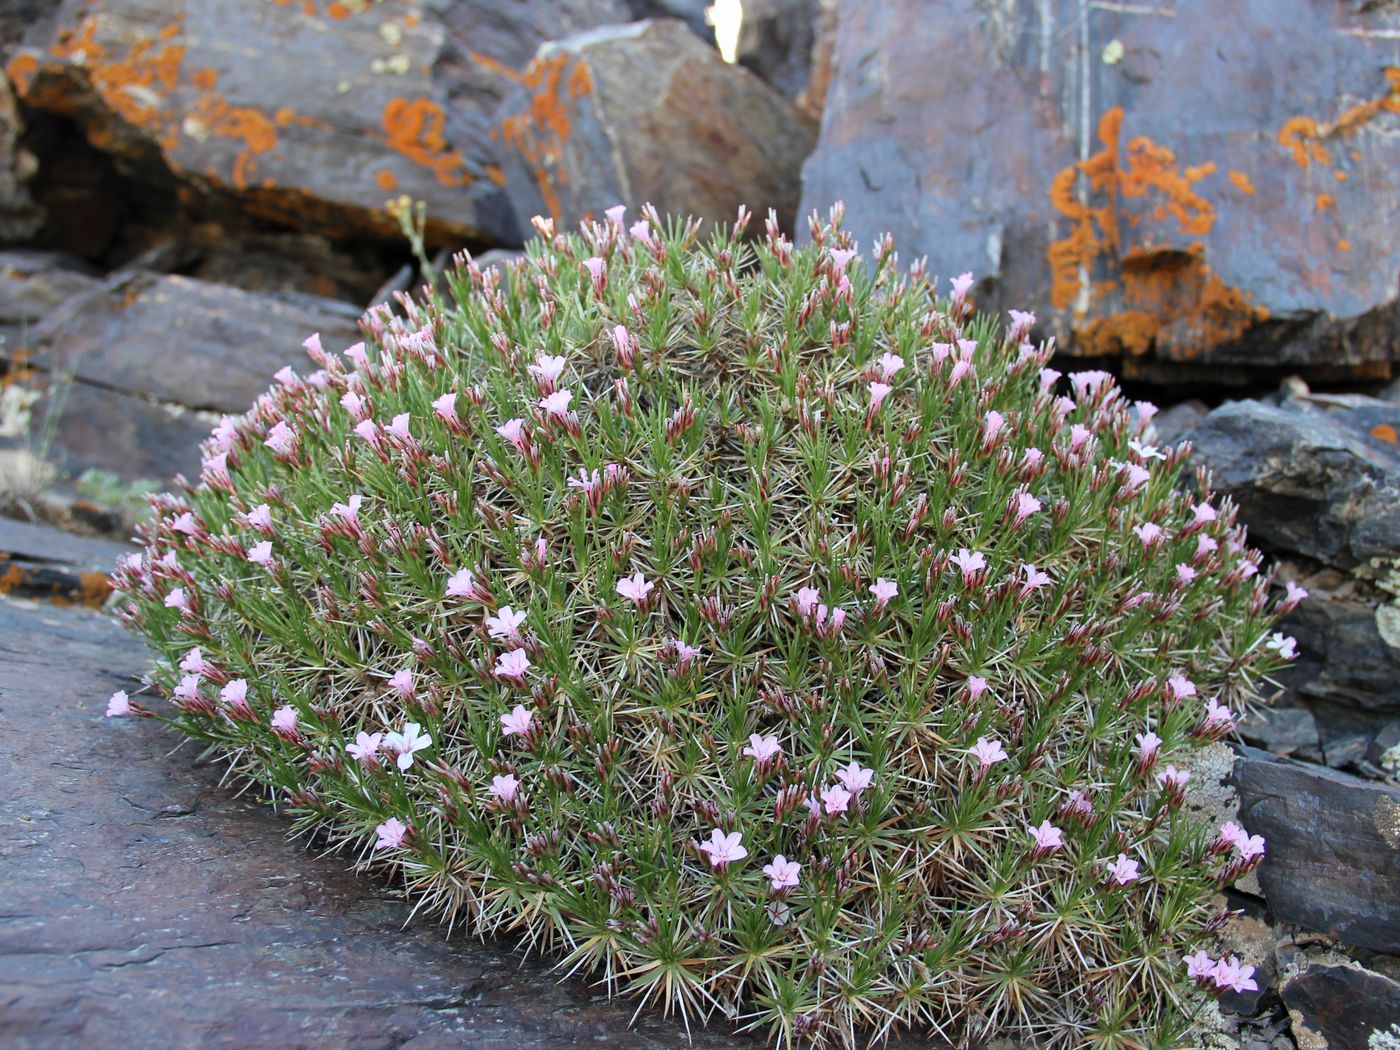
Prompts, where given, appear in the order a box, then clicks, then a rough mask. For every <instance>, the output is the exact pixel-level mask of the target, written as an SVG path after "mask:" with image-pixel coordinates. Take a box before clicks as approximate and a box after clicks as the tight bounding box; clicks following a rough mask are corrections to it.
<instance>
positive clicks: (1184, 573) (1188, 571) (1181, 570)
mask: <svg viewBox="0 0 1400 1050" xmlns="http://www.w3.org/2000/svg"><path fill="white" fill-rule="evenodd" d="M1196 575H1197V573H1196V570H1195V569H1193V568H1191V566H1189V565H1187V564H1186V563H1185V562H1184V561H1183V562H1178V563H1177V566H1176V578H1177V579H1178V580H1179V581H1180V582H1182V583H1190V582H1191V581H1192V580H1194V579H1195V578H1196Z"/></svg>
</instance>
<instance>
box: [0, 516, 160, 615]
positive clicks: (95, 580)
mask: <svg viewBox="0 0 1400 1050" xmlns="http://www.w3.org/2000/svg"><path fill="white" fill-rule="evenodd" d="M132 550H135V548H134V547H130V546H128V545H127V544H124V543H116V542H114V541H112V540H101V539H93V538H89V537H86V536H74V535H71V534H69V533H66V532H59V531H58V530H56V529H52V528H47V527H45V526H42V525H32V524H30V523H28V522H23V521H14V520H12V519H10V518H0V594H17V595H23V596H26V597H35V598H46V599H48V600H50V601H59V602H78V603H80V604H83V605H93V606H99V605H101V604H102V603H103V602H104V601H106V599H107V596H108V595H109V594H110V593H111V587H110V586H109V584H108V583H107V574H108V573H109V572H110V571H111V570H112V567H113V566H114V565H116V563H117V559H118V558H120V557H121V556H122V555H123V554H126V553H129V552H130V551H132Z"/></svg>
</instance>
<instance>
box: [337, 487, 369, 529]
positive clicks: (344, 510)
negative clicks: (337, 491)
mask: <svg viewBox="0 0 1400 1050" xmlns="http://www.w3.org/2000/svg"><path fill="white" fill-rule="evenodd" d="M364 502H365V498H364V497H363V496H361V495H360V494H359V493H358V492H357V493H355V494H354V495H353V496H351V497H350V499H349V501H348V502H346V503H332V504H331V509H330V511H329V513H331V514H333V515H335V516H336V517H337V518H339V519H340V520H341V521H343V522H345V524H347V525H349V526H351V527H358V526H359V524H360V507H361V506H362V505H363V504H364Z"/></svg>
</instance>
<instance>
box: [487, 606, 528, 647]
mask: <svg viewBox="0 0 1400 1050" xmlns="http://www.w3.org/2000/svg"><path fill="white" fill-rule="evenodd" d="M524 622H525V610H524V609H521V610H519V611H518V612H517V611H516V610H515V609H512V608H511V607H510V606H509V605H503V606H501V608H500V609H499V610H498V611H497V612H496V615H495V616H488V617H486V633H487V634H489V635H490V636H491V637H492V638H502V639H518V638H519V637H520V625H521V624H522V623H524Z"/></svg>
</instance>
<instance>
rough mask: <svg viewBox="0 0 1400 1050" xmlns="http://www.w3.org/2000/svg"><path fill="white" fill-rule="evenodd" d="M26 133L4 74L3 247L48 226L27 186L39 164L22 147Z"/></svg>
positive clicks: (0, 84)
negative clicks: (20, 142)
mask: <svg viewBox="0 0 1400 1050" xmlns="http://www.w3.org/2000/svg"><path fill="white" fill-rule="evenodd" d="M23 130H24V128H23V125H22V124H21V122H20V119H19V112H18V110H16V108H15V96H14V92H13V90H12V89H11V87H10V81H9V78H7V77H6V76H5V75H4V74H3V73H0V244H18V243H20V242H22V241H26V240H28V239H29V238H30V237H33V236H34V234H35V233H36V232H38V230H39V227H40V226H42V225H43V223H44V213H43V211H42V210H41V209H40V208H39V207H38V206H36V205H35V203H34V201H33V199H32V198H31V197H30V196H29V190H28V187H27V186H26V183H28V182H29V180H30V179H31V178H33V177H34V172H35V170H36V167H37V162H36V161H35V159H34V155H33V154H32V153H30V152H29V151H28V150H26V149H24V148H23V147H22V146H21V145H20V144H19V135H20V132H21V131H23Z"/></svg>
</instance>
